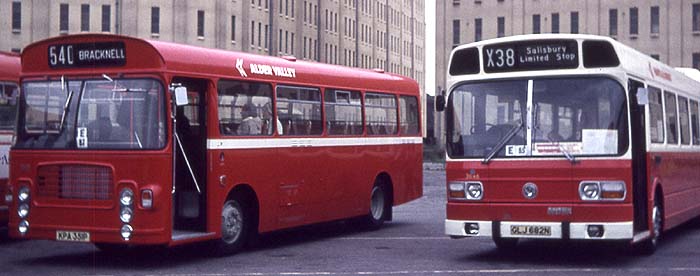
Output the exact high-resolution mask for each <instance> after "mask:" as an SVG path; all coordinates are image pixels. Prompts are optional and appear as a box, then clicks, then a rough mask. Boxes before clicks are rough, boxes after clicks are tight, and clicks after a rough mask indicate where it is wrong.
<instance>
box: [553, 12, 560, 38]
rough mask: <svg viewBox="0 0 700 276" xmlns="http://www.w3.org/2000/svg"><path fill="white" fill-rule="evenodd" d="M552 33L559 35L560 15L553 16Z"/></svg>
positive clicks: (554, 14)
mask: <svg viewBox="0 0 700 276" xmlns="http://www.w3.org/2000/svg"><path fill="white" fill-rule="evenodd" d="M552 33H553V34H558V33H559V13H553V14H552Z"/></svg>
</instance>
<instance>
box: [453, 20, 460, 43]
mask: <svg viewBox="0 0 700 276" xmlns="http://www.w3.org/2000/svg"><path fill="white" fill-rule="evenodd" d="M452 45H453V46H456V45H459V20H452Z"/></svg>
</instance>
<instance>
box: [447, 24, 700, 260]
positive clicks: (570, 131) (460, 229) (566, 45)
mask: <svg viewBox="0 0 700 276" xmlns="http://www.w3.org/2000/svg"><path fill="white" fill-rule="evenodd" d="M693 75H695V77H694V76H693ZM698 75H700V72H698V71H697V70H694V69H685V70H683V69H679V70H676V69H673V68H670V67H669V66H667V65H664V64H662V63H660V62H659V61H657V60H654V59H653V58H651V57H649V56H647V55H645V54H642V53H640V52H638V51H636V50H634V49H632V48H630V47H627V46H625V45H623V44H621V43H619V42H617V41H615V40H613V39H610V38H607V37H600V36H591V35H559V34H553V35H551V34H550V35H524V36H514V37H508V38H500V39H493V40H486V41H481V42H477V43H472V44H467V45H463V46H460V47H457V48H456V49H454V50H453V51H452V55H451V59H450V67H449V76H448V85H447V87H449V92H448V94H447V99H446V100H445V99H444V98H442V99H439V100H438V102H442V103H445V102H446V120H447V128H446V129H447V144H446V148H447V164H446V174H447V184H446V189H447V196H448V202H447V210H446V212H447V219H446V221H445V231H446V234H447V235H449V236H451V237H454V238H459V237H491V238H492V239H493V240H494V241H495V243H496V245H497V246H498V247H499V248H512V247H514V246H516V244H517V242H518V239H521V238H532V239H562V240H569V239H571V240H606V241H610V240H617V241H626V242H629V243H630V244H632V245H634V246H635V247H636V248H638V249H639V250H640V251H642V252H646V253H651V252H653V251H654V249H655V248H656V244H657V241H658V238H659V237H660V236H661V234H662V233H663V231H666V230H668V229H670V228H673V227H675V226H677V225H679V224H681V223H683V222H686V221H688V220H690V219H691V218H694V217H696V216H698V215H700V205H699V204H698V203H697V200H696V198H697V191H698V189H699V188H700V184H698V183H694V182H693V180H694V179H698V177H700V175H698V170H697V168H698V166H699V165H700V155H699V154H698V152H700V124H699V119H698V114H699V113H698V112H699V111H698V110H699V109H700V107H699V106H698V102H699V101H700V91H699V90H698V87H700V78H698V77H697V76H698ZM441 107H445V106H444V105H443V106H438V109H441Z"/></svg>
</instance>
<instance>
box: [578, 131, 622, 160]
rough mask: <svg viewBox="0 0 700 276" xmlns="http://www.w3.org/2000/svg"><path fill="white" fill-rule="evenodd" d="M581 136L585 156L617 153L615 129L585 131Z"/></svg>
mask: <svg viewBox="0 0 700 276" xmlns="http://www.w3.org/2000/svg"><path fill="white" fill-rule="evenodd" d="M581 136H582V139H581V140H583V149H584V150H583V153H585V154H616V153H617V130H615V129H584V130H583V131H581Z"/></svg>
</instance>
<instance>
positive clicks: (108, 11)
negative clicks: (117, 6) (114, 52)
mask: <svg viewBox="0 0 700 276" xmlns="http://www.w3.org/2000/svg"><path fill="white" fill-rule="evenodd" d="M111 23H112V7H111V6H110V5H102V31H103V32H111V31H112V28H111V26H112V24H111Z"/></svg>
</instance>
